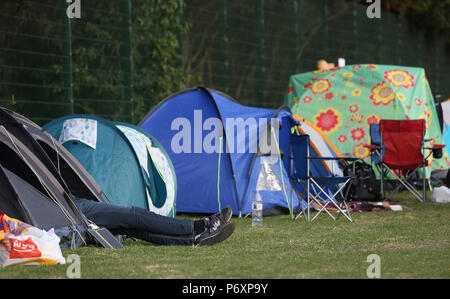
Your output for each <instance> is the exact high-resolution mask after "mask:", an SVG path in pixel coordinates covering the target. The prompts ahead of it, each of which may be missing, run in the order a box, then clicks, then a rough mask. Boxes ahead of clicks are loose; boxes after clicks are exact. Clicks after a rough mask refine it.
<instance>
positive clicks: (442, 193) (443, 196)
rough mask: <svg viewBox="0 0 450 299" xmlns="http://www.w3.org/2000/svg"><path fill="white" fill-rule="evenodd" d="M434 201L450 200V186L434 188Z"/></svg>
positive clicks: (432, 197)
mask: <svg viewBox="0 0 450 299" xmlns="http://www.w3.org/2000/svg"><path fill="white" fill-rule="evenodd" d="M431 201H432V202H441V203H443V202H450V188H447V187H445V186H441V187H437V188H434V190H433V194H431Z"/></svg>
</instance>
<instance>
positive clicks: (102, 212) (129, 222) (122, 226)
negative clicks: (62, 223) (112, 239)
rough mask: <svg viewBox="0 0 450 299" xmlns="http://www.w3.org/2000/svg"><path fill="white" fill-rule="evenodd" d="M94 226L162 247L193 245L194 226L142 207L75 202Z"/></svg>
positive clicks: (76, 200) (183, 220)
mask: <svg viewBox="0 0 450 299" xmlns="http://www.w3.org/2000/svg"><path fill="white" fill-rule="evenodd" d="M74 202H75V204H76V205H77V207H78V208H79V209H80V211H81V212H82V213H83V214H84V215H85V216H86V217H87V218H88V219H89V220H91V221H92V222H94V223H95V224H96V225H98V226H100V227H105V228H107V229H108V230H109V231H111V233H113V234H120V235H127V236H129V237H134V238H137V239H141V240H145V241H148V242H152V243H155V244H160V245H192V244H193V243H194V222H193V221H191V220H187V219H177V218H171V217H167V216H162V215H158V214H156V213H153V212H150V211H147V210H145V209H142V208H139V207H134V206H132V207H126V206H120V205H116V204H111V203H106V202H95V201H92V200H87V199H75V200H74Z"/></svg>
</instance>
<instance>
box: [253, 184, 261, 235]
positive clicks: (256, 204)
mask: <svg viewBox="0 0 450 299" xmlns="http://www.w3.org/2000/svg"><path fill="white" fill-rule="evenodd" d="M252 226H253V227H256V226H263V202H262V198H261V195H260V194H259V192H258V191H256V193H255V196H254V197H253V201H252Z"/></svg>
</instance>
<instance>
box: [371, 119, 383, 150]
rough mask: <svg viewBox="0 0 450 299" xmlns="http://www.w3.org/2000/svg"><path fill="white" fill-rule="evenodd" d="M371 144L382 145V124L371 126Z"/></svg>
mask: <svg viewBox="0 0 450 299" xmlns="http://www.w3.org/2000/svg"><path fill="white" fill-rule="evenodd" d="M370 143H371V144H373V145H380V144H381V135H380V124H370Z"/></svg>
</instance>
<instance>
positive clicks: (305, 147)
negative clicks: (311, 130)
mask: <svg viewBox="0 0 450 299" xmlns="http://www.w3.org/2000/svg"><path fill="white" fill-rule="evenodd" d="M291 151H292V157H293V165H292V166H293V170H292V177H293V178H294V179H305V178H306V177H308V173H309V169H308V167H309V166H308V160H307V157H308V156H309V135H299V136H298V135H291Z"/></svg>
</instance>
